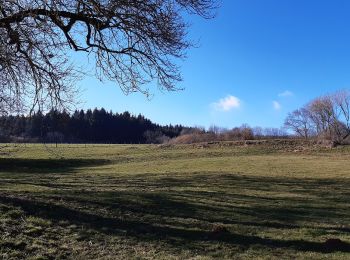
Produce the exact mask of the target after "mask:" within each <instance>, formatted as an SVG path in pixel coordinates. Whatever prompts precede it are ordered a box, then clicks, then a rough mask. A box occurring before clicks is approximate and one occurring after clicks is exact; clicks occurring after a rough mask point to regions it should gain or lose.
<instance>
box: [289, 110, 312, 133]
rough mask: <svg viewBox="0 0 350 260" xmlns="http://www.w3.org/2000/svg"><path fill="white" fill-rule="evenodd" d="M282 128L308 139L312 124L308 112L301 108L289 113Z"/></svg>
mask: <svg viewBox="0 0 350 260" xmlns="http://www.w3.org/2000/svg"><path fill="white" fill-rule="evenodd" d="M284 127H285V128H287V129H291V130H292V131H294V132H295V133H297V134H298V135H299V136H301V137H303V138H305V139H308V138H309V137H310V135H311V133H312V132H313V124H312V121H311V118H310V113H309V111H308V110H307V109H306V108H305V107H303V108H300V109H297V110H295V111H293V112H292V113H289V114H288V116H287V118H286V120H285V122H284Z"/></svg>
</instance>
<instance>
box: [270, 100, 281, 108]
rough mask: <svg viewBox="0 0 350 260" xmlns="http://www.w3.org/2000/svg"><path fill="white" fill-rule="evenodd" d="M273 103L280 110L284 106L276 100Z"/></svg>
mask: <svg viewBox="0 0 350 260" xmlns="http://www.w3.org/2000/svg"><path fill="white" fill-rule="evenodd" d="M272 105H273V108H274V109H275V110H280V109H281V108H282V106H281V104H280V103H279V102H277V101H276V100H274V101H272Z"/></svg>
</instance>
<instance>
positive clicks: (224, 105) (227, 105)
mask: <svg viewBox="0 0 350 260" xmlns="http://www.w3.org/2000/svg"><path fill="white" fill-rule="evenodd" d="M212 106H213V107H214V109H215V110H218V111H224V112H228V111H230V110H232V109H235V108H239V107H240V106H241V100H240V99H239V98H237V97H235V96H232V95H228V96H226V97H224V98H221V99H220V100H219V101H217V102H214V103H212Z"/></svg>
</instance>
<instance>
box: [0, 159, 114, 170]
mask: <svg viewBox="0 0 350 260" xmlns="http://www.w3.org/2000/svg"><path fill="white" fill-rule="evenodd" d="M108 163H109V161H108V160H103V159H21V158H0V173H2V172H6V173H25V174H31V173H33V174H38V173H39V174H40V173H42V174H45V173H71V172H74V171H75V170H76V169H78V168H82V167H94V166H101V165H105V164H108Z"/></svg>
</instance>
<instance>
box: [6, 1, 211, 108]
mask: <svg viewBox="0 0 350 260" xmlns="http://www.w3.org/2000/svg"><path fill="white" fill-rule="evenodd" d="M216 6H217V2H216V0H0V35H1V37H0V112H8V111H16V110H21V109H24V108H26V105H27V104H31V107H29V108H31V109H34V108H42V107H43V106H44V105H49V106H50V107H56V108H57V107H60V106H63V105H65V104H67V103H69V102H70V101H72V100H71V97H72V96H73V95H72V90H74V85H75V81H76V80H77V77H79V76H80V75H81V74H80V70H78V69H76V67H73V66H72V63H71V59H70V58H69V57H70V56H71V55H70V52H71V51H73V52H82V53H86V55H87V56H88V57H89V58H91V60H93V61H94V65H95V66H94V67H95V69H96V73H95V74H96V76H97V77H98V78H99V79H100V80H102V79H107V80H111V81H114V82H116V83H117V84H118V85H119V86H120V88H121V89H122V90H123V91H124V92H125V93H130V92H135V91H140V92H142V93H145V94H147V93H148V90H147V87H146V86H147V83H150V82H155V83H157V85H158V87H159V88H161V89H166V90H175V89H176V83H177V82H178V81H180V80H181V75H180V73H179V67H178V66H177V59H182V58H184V57H185V51H186V50H187V49H188V48H189V47H191V46H192V43H191V42H189V41H188V39H187V36H186V33H187V29H188V24H187V23H186V22H185V20H184V18H183V14H184V13H185V12H187V13H191V14H197V15H200V16H202V17H204V18H210V17H212V15H213V10H214V9H215V8H216Z"/></svg>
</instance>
